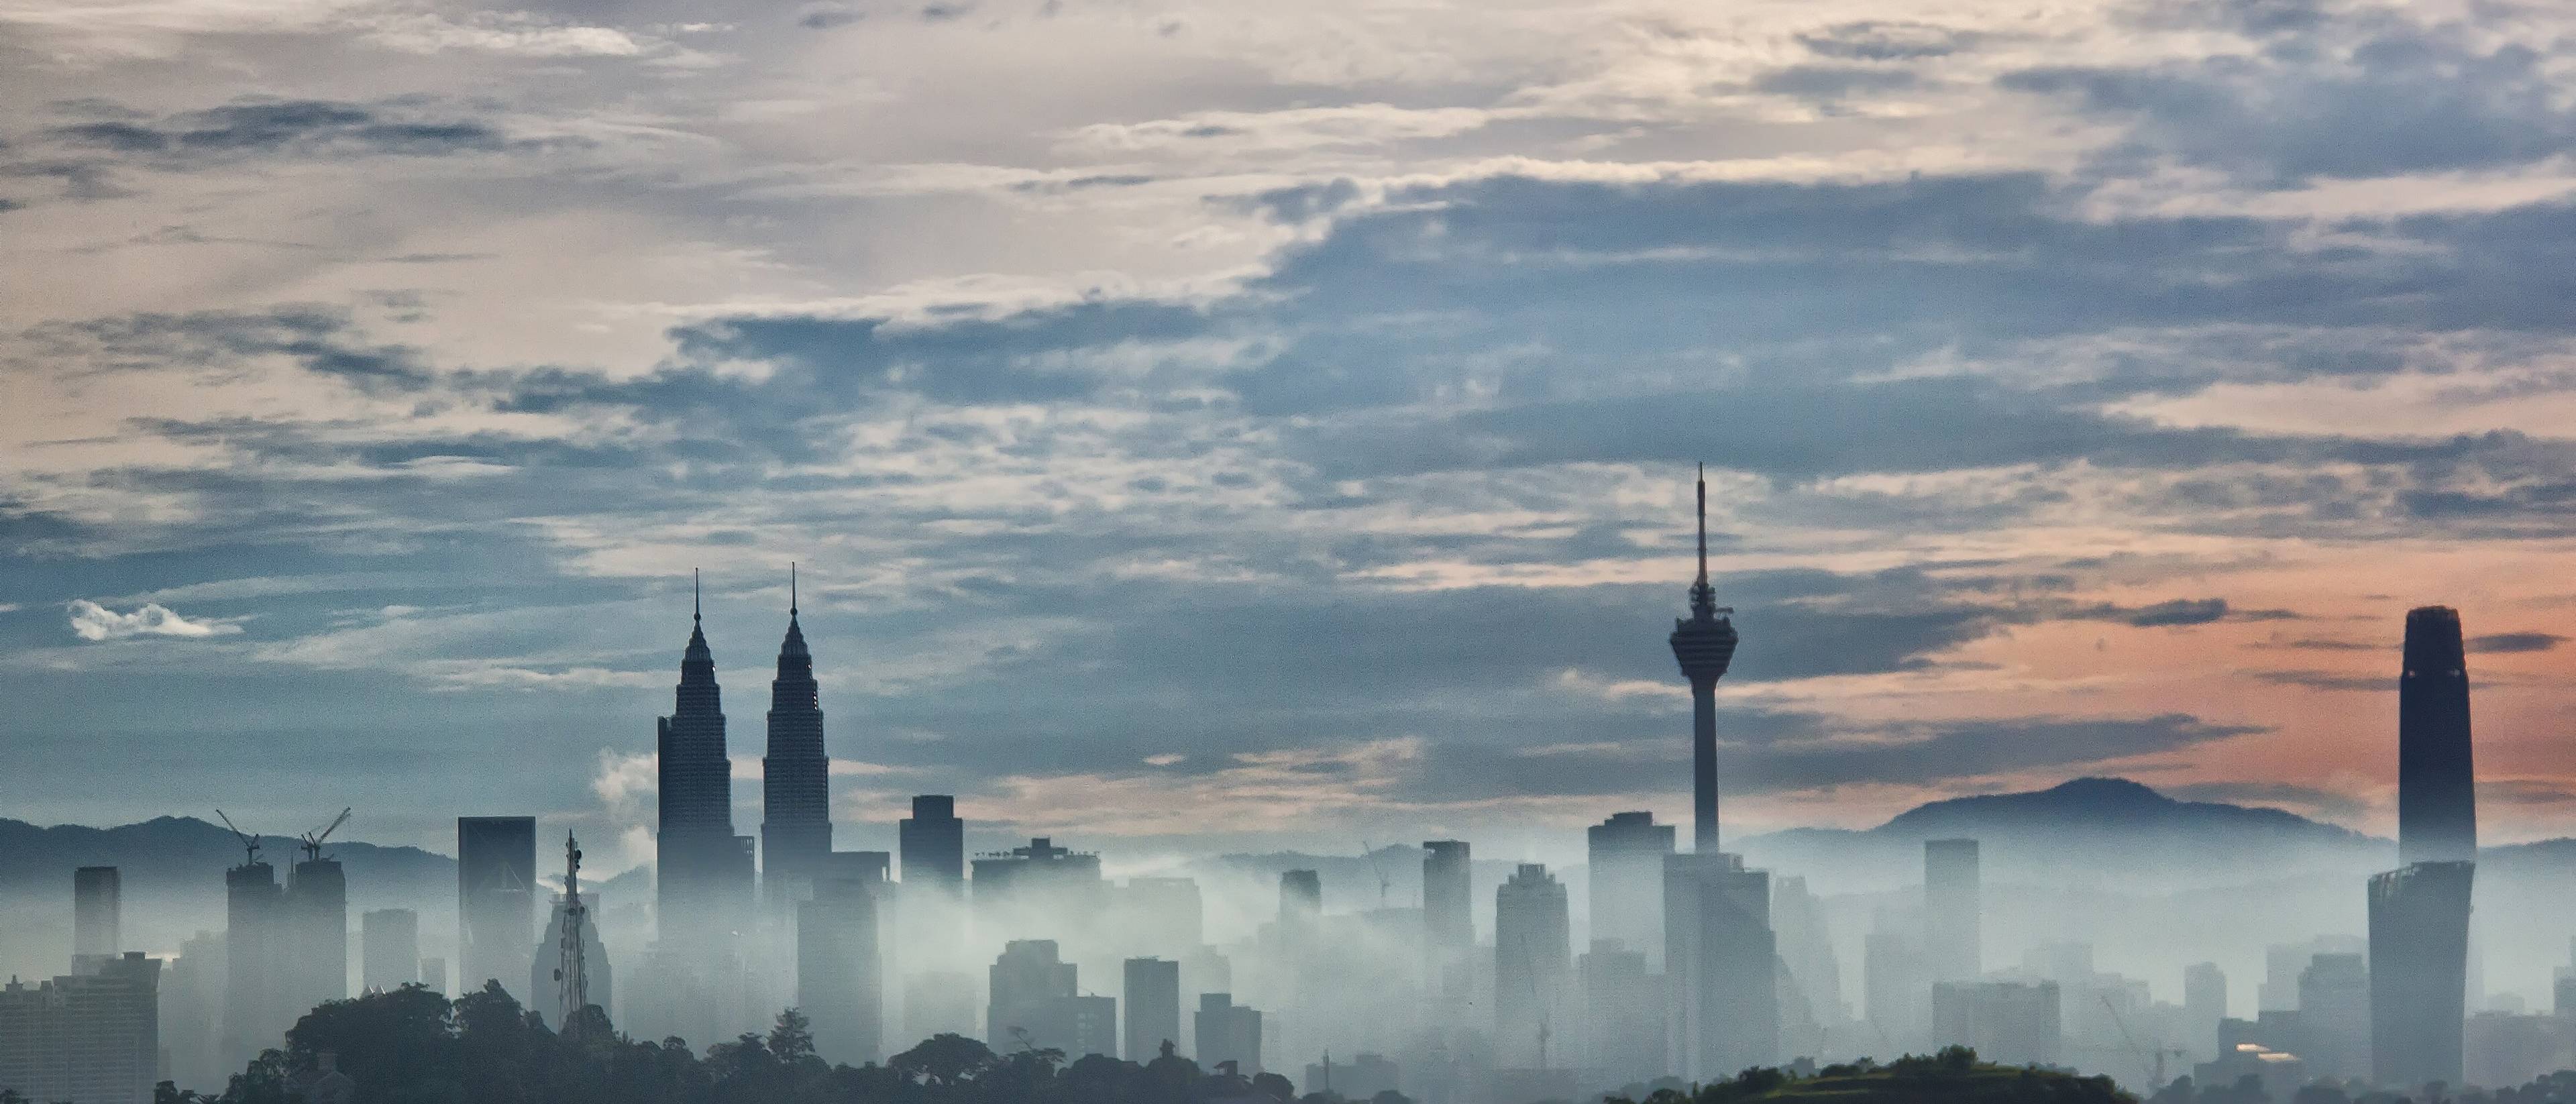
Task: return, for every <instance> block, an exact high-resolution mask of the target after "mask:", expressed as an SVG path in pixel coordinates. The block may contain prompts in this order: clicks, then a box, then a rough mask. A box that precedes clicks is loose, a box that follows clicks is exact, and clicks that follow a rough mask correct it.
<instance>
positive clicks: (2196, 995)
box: [2182, 962, 2227, 1062]
mask: <svg viewBox="0 0 2576 1104" xmlns="http://www.w3.org/2000/svg"><path fill="white" fill-rule="evenodd" d="M2182 1018H2183V1039H2182V1045H2183V1049H2185V1050H2188V1051H2190V1052H2191V1054H2192V1060H2193V1061H2196V1062H2206V1061H2211V1060H2213V1059H2216V1058H2217V1057H2218V1021H2220V1020H2223V1019H2226V1018H2227V975H2226V974H2225V973H2223V972H2221V971H2220V970H2219V968H2218V964H2217V963H2215V962H2195V963H2192V964H2191V965H2189V966H2186V967H2184V968H2183V971H2182Z"/></svg>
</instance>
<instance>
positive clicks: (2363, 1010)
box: [2297, 954, 2370, 1081]
mask: <svg viewBox="0 0 2576 1104" xmlns="http://www.w3.org/2000/svg"><path fill="white" fill-rule="evenodd" d="M2297 1042H2298V1050H2299V1057H2301V1058H2305V1059H2307V1060H2308V1075H2309V1076H2311V1077H2332V1078H2335V1079H2336V1080H2339V1081H2340V1080H2348V1079H2352V1078H2360V1077H2368V1076H2370V966H2369V964H2368V963H2367V962H2366V961H2364V959H2363V957H2362V956H2361V955H2357V954H2321V955H2318V956H2316V957H2315V958H2311V959H2309V960H2308V968H2307V969H2305V970H2302V971H2300V972H2299V1038H2298V1040H2297Z"/></svg>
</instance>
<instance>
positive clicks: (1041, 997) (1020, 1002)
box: [984, 939, 1076, 1053]
mask: <svg viewBox="0 0 2576 1104" xmlns="http://www.w3.org/2000/svg"><path fill="white" fill-rule="evenodd" d="M1075 980H1076V978H1075V973H1074V965H1073V963H1070V962H1066V961H1064V960H1063V959H1061V958H1059V957H1057V953H1056V943H1055V940H1052V939H1015V940H1012V941H1011V942H1010V944H1009V945H1008V946H1005V947H1004V948H1002V954H1001V957H999V958H996V959H994V960H993V965H992V966H991V967H990V968H989V969H988V970H987V982H988V984H987V986H986V989H985V991H986V993H987V994H988V997H987V1000H988V1003H987V1004H986V1005H985V1011H984V1042H985V1044H986V1045H988V1046H990V1047H992V1048H993V1049H994V1050H996V1051H999V1052H1002V1053H1009V1052H1011V1051H1015V1050H1018V1049H1020V1048H1021V1046H1022V1044H1023V1043H1024V1042H1026V1043H1028V1044H1029V1045H1042V1044H1038V1043H1035V1042H1034V1040H1035V1038H1036V1035H1037V1032H1038V1031H1039V1030H1040V1029H1041V1028H1044V1027H1045V1026H1047V1024H1046V1022H1045V1018H1044V1017H1045V1012H1046V1010H1045V1005H1046V1003H1047V1002H1048V1001H1051V1000H1054V999H1055V998H1057V997H1070V996H1073V995H1074V994H1075V992H1076V989H1075Z"/></svg>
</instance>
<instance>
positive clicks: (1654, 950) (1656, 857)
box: [1583, 812, 1673, 972]
mask: <svg viewBox="0 0 2576 1104" xmlns="http://www.w3.org/2000/svg"><path fill="white" fill-rule="evenodd" d="M1583 835H1584V843H1585V861H1586V863H1587V864H1588V866H1589V867H1590V869H1589V870H1588V871H1587V873H1588V875H1589V878H1590V883H1591V884H1590V886H1589V889H1588V893H1587V896H1588V897H1589V900H1590V905H1591V909H1592V941H1593V942H1594V943H1596V944H1597V943H1599V942H1601V941H1602V940H1605V939H1606V940H1615V941H1617V942H1618V944H1619V945H1620V946H1622V947H1626V948H1627V949H1629V950H1632V951H1636V952H1638V953H1640V954H1643V955H1644V956H1645V957H1646V968H1647V969H1648V970H1649V971H1653V972H1661V971H1662V970H1663V968H1664V856H1666V855H1670V854H1672V853H1673V826H1672V825H1670V824H1657V823H1655V814H1653V813H1648V812H1632V813H1612V814H1610V818H1609V819H1608V820H1604V821H1602V822H1601V823H1599V824H1595V825H1593V826H1591V827H1589V828H1586V829H1584V831H1583Z"/></svg>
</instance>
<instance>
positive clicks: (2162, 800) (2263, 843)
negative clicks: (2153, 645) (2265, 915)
mask: <svg viewBox="0 0 2576 1104" xmlns="http://www.w3.org/2000/svg"><path fill="white" fill-rule="evenodd" d="M1946 837H1966V838H1970V839H1975V840H1977V841H1979V843H1980V844H1981V845H1982V848H1981V853H1982V857H1983V861H1984V865H1985V872H1986V876H1987V878H1988V879H1989V880H2030V881H2042V882H2062V883H2068V884H2093V885H2107V884H2129V885H2133V886H2134V887H2135V888H2137V889H2139V890H2142V891H2154V890H2159V889H2162V888H2168V887H2171V886H2175V885H2192V884H2200V885H2206V884H2211V883H2241V882H2252V881H2264V880H2269V879H2275V878H2279V877H2282V876H2284V875H2285V874H2287V873H2290V872H2292V871H2319V872H2335V873H2344V872H2358V871H2368V870H2376V869H2384V868H2385V867H2386V866H2387V865H2388V864H2389V863H2391V862H2393V861H2394V859H2395V856H2394V851H2395V848H2394V845H2392V844H2391V843H2389V842H2388V841H2387V840H2383V839H2378V838H2375V837H2372V836H2366V835H2363V834H2361V833H2359V832H2355V831H2352V830H2350V829H2348V828H2341V827H2337V826H2335V825H2331V824H2322V823H2319V822H2317V821H2313V820H2309V819H2307V818H2306V817H2302V816H2299V815H2297V814H2295V813H2291V812H2288V811H2286V810H2282V809H2274V808H2268V807H2259V806H2243V805H2230V804H2226V803H2223V802H2214V801H2177V800H2175V799H2173V798H2171V797H2168V796H2166V795H2164V794H2161V793H2158V792H2156V791H2155V790H2154V789H2153V788H2151V787H2148V786H2146V785H2142V784H2140V783H2137V782H2133V781H2130V780H2128V779H2123V778H2078V779H2074V780H2072V781H2069V782H2065V783H2061V784H2059V785H2057V786H2053V787H2050V788H2048V789H2045V790H2034V791H2028V792H2022V793H2004V794H1984V795H1979V796H1975V797H1960V798H1951V799H1949V800H1946V801H1935V802H1931V803H1929V804H1925V805H1920V806H1916V807H1915V808H1913V809H1909V810H1907V811H1905V812H1904V813H1901V814H1898V815H1897V816H1896V817H1894V818H1893V819H1890V820H1889V821H1888V822H1887V823H1885V824H1882V825H1879V826H1878V827H1876V828H1871V829H1867V830H1864V831H1850V830H1844V829H1829V828H1793V829H1790V830H1788V831H1784V832H1774V833H1770V834H1768V835H1760V836H1752V837H1747V838H1745V839H1742V840H1740V841H1738V843H1737V846H1739V847H1741V849H1742V850H1743V851H1744V853H1745V855H1746V857H1747V858H1748V859H1749V860H1750V861H1752V862H1753V863H1754V864H1755V865H1758V866H1767V867H1770V868H1772V869H1774V870H1777V871H1780V872H1783V873H1792V874H1804V875H1806V876H1807V877H1808V878H1809V880H1810V882H1811V883H1814V884H1816V885H1818V886H1819V887H1820V888H1822V889H1825V890H1828V891H1851V890H1858V889H1867V888H1877V887H1884V886H1889V885H1901V884H1905V883H1907V882H1919V881H1921V880H1922V845H1923V841H1924V840H1927V839H1941V838H1946Z"/></svg>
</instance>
